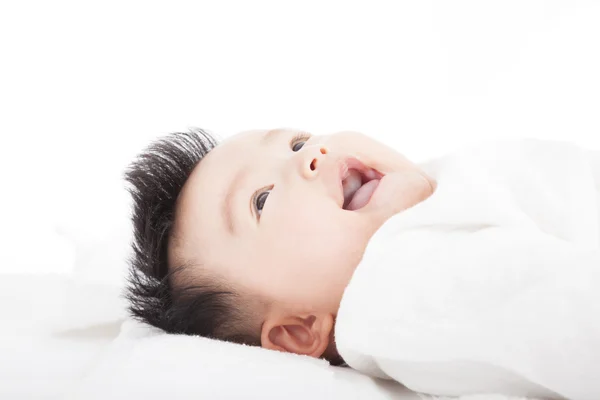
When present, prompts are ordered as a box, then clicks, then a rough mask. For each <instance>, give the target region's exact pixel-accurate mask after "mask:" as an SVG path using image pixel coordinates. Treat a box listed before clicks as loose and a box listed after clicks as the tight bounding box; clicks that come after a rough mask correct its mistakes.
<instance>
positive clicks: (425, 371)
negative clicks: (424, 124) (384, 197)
mask: <svg viewBox="0 0 600 400" xmlns="http://www.w3.org/2000/svg"><path fill="white" fill-rule="evenodd" d="M592 154H593V153H592V152H588V151H586V150H585V149H581V148H579V147H578V146H576V145H574V144H570V143H567V142H557V141H541V140H534V139H527V140H520V141H496V142H491V143H480V144H477V145H475V146H472V147H469V148H466V149H464V150H461V151H458V152H455V153H453V154H450V155H448V156H445V157H442V158H439V159H436V160H432V161H430V162H428V163H424V164H422V165H421V166H422V167H423V168H424V169H425V170H426V171H427V172H428V173H430V174H431V175H432V176H433V177H435V178H436V179H437V181H438V188H437V190H436V192H435V193H434V194H433V195H432V196H431V197H430V198H429V199H427V200H426V201H424V202H422V203H420V204H418V205H416V206H414V207H412V208H411V209H408V210H406V211H404V212H402V213H401V214H398V215H395V216H394V217H392V218H391V219H390V220H388V221H387V222H386V223H385V224H384V225H383V226H382V228H381V229H380V230H379V231H378V232H376V234H375V235H374V236H373V238H372V239H371V241H370V242H369V245H368V246H367V249H366V252H365V255H364V257H363V260H362V261H361V263H360V265H359V266H358V268H357V269H356V271H355V273H354V275H353V277H352V279H351V281H350V284H349V285H348V287H347V289H346V291H345V293H344V296H343V299H342V302H341V307H340V310H339V313H338V318H337V322H336V343H337V347H338V350H339V352H340V354H341V356H342V357H343V358H344V359H345V361H346V362H347V363H348V364H349V365H350V366H351V367H353V368H355V369H357V370H359V371H362V372H364V373H366V374H369V375H372V376H378V377H383V378H390V379H394V380H397V381H399V382H401V383H402V384H404V385H406V386H407V387H408V388H410V389H413V390H415V391H418V392H423V393H428V394H434V395H443V396H456V395H468V394H477V393H501V394H505V395H513V396H531V397H540V398H560V397H561V396H564V397H567V398H571V399H575V400H577V399H582V400H587V399H590V400H592V399H600V379H598V378H600V373H599V372H598V371H600V367H599V366H600V227H599V221H600V219H599V210H598V206H599V204H600V203H599V199H598V193H599V192H598V188H600V182H598V181H597V179H600V171H598V170H597V169H598V168H599V167H600V159H598V157H597V155H598V153H595V154H596V156H595V157H596V158H595V159H593V160H592V159H591V158H592ZM594 168H596V170H594ZM594 177H595V178H594ZM594 179H596V181H595V180H594Z"/></svg>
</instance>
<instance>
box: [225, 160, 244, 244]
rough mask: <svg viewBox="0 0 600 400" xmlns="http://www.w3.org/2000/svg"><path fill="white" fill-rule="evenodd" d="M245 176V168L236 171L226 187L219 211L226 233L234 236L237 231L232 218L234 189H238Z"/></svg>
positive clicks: (234, 219) (234, 220)
mask: <svg viewBox="0 0 600 400" xmlns="http://www.w3.org/2000/svg"><path fill="white" fill-rule="evenodd" d="M246 175H248V169H247V168H242V169H240V170H238V172H237V173H236V174H235V176H234V177H233V179H232V180H231V183H230V184H229V186H228V187H227V191H226V192H225V198H224V201H223V207H222V209H221V217H222V218H223V221H224V222H225V227H226V228H227V231H228V232H229V233H230V234H232V235H234V236H235V235H236V231H237V230H236V224H235V222H236V218H234V215H233V214H234V212H233V208H234V207H233V199H234V198H235V194H236V192H237V190H236V189H237V188H238V187H240V185H241V183H242V182H243V181H244V180H246Z"/></svg>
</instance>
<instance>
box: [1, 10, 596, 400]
mask: <svg viewBox="0 0 600 400" xmlns="http://www.w3.org/2000/svg"><path fill="white" fill-rule="evenodd" d="M599 71H600V1H577V0H563V1H526V0H517V1H514V0H513V1H509V0H500V1H485V0H473V1H448V0H441V1H410V2H409V1H387V2H382V1H374V0H368V1H367V0H365V1H362V2H358V1H350V0H345V1H335V2H333V1H325V0H319V1H308V0H303V1H296V2H291V1H271V2H267V1H238V2H232V1H224V0H215V1H211V2H202V1H198V0H196V1H189V2H180V1H173V0H169V1H163V2H156V1H149V0H146V1H139V2H133V1H125V0H120V1H106V0H105V1H95V2H92V1H83V0H78V1H72V2H65V1H39V2H30V1H24V0H23V1H18V0H15V1H6V0H0V315H1V317H0V360H3V362H0V398H6V399H15V400H18V399H31V398H48V399H50V398H62V397H60V394H64V393H66V391H67V390H68V389H71V388H72V385H73V383H74V382H75V381H76V380H77V379H80V378H81V377H83V376H85V373H86V371H89V370H87V369H86V368H88V367H89V366H90V365H93V363H92V362H93V360H96V357H102V356H106V354H110V352H108V353H107V351H106V350H104V347H103V346H107V345H108V344H109V343H111V340H112V338H111V336H110V332H109V333H108V334H106V336H103V337H98V338H97V339H94V338H91V339H88V340H79V341H76V340H64V336H60V335H58V337H57V336H56V332H62V333H64V332H69V330H72V329H76V328H82V327H86V326H90V325H93V324H97V323H99V322H102V321H112V320H114V319H115V318H117V317H119V316H121V315H122V313H123V312H124V305H123V304H121V303H120V300H119V298H118V296H117V294H118V293H120V290H121V286H122V285H123V283H124V279H123V275H124V271H125V270H126V262H125V260H126V256H127V254H128V251H129V250H128V249H129V240H130V237H129V236H130V225H129V201H130V200H129V197H128V195H127V193H126V192H125V190H124V181H123V179H122V176H123V171H124V169H125V167H126V166H127V164H128V163H129V162H130V161H131V160H132V159H133V157H134V156H135V155H136V154H137V153H138V152H139V151H140V150H141V149H142V148H143V147H145V146H146V145H148V144H149V143H150V141H151V140H152V139H154V138H156V137H158V136H162V135H164V134H167V133H170V132H173V131H179V130H184V129H186V128H187V127H190V126H198V127H201V128H204V129H207V130H209V131H211V132H213V133H214V134H216V135H218V136H220V137H222V138H223V137H227V136H229V135H232V134H234V133H236V132H238V131H240V130H246V129H255V128H276V127H292V128H299V129H304V130H308V131H311V132H313V133H316V134H323V133H330V132H333V131H337V130H342V129H352V130H359V131H363V132H364V133H367V134H370V135H373V136H375V137H376V138H378V139H380V140H382V141H385V142H387V143H389V144H390V145H393V146H395V147H397V148H398V150H400V151H401V152H403V153H405V154H406V155H407V156H408V157H409V158H411V159H413V160H415V161H417V162H419V161H423V160H425V159H428V158H431V157H435V156H438V155H441V154H443V153H445V152H448V151H452V150H454V149H456V148H458V147H461V146H462V145H465V144H470V143H471V142H473V141H475V140H488V139H494V138H502V137H505V138H518V137H538V138H547V139H563V140H570V141H573V142H576V143H578V144H580V145H583V146H586V147H589V148H594V149H600V73H599ZM215 173H218V171H215ZM34 274H35V275H34ZM115 329H116V330H117V331H118V326H117V328H115ZM67 337H68V336H67ZM203 355H205V356H207V357H208V358H206V357H203V360H204V364H203V365H201V364H199V365H198V368H201V367H202V366H204V370H198V371H197V372H198V374H197V375H198V377H202V376H205V377H208V378H207V379H210V377H211V376H215V372H214V371H217V372H216V373H219V372H218V371H219V369H218V365H226V364H223V363H222V362H221V361H222V360H223V357H222V354H221V353H220V351H219V352H218V353H214V352H213V353H208V354H205V353H203ZM236 357H238V356H237V355H235V356H234V355H233V353H232V357H231V358H230V360H233V361H231V362H236V363H237V361H236V360H237V358H236ZM207 360H208V361H207ZM219 362H221V363H220V364H219ZM123 365H127V364H126V363H125V364H118V365H117V366H123ZM215 366H216V367H215ZM215 368H216V369H215ZM227 370H228V371H229V369H227ZM211 371H212V372H211ZM261 371H262V370H261ZM259 373H261V372H259ZM124 379H126V378H124ZM246 379H252V377H246ZM233 381H235V382H238V383H239V381H238V380H235V379H234V380H233ZM142 386H143V385H142ZM142 388H143V387H142ZM233 390H234V391H235V388H233ZM200 397H202V396H200ZM205 397H206V396H205ZM209 397H210V396H209Z"/></svg>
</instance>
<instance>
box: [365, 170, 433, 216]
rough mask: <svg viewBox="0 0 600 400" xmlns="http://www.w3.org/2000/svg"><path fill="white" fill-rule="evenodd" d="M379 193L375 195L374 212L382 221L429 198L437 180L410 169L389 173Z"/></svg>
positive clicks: (383, 180) (381, 184)
mask: <svg viewBox="0 0 600 400" xmlns="http://www.w3.org/2000/svg"><path fill="white" fill-rule="evenodd" d="M379 185H380V187H379V188H378V191H380V192H379V193H376V194H377V196H375V197H373V199H372V201H373V202H374V203H375V204H374V205H375V207H373V212H375V213H377V214H378V215H379V216H380V217H381V219H382V221H385V220H386V219H388V218H390V217H391V216H393V215H395V214H398V213H401V212H403V211H405V210H407V209H409V208H411V207H413V206H415V205H417V204H419V203H421V202H422V201H425V200H426V199H428V198H429V197H430V196H431V195H432V194H433V192H434V191H435V189H436V184H435V181H433V180H432V179H428V178H426V177H425V176H424V175H423V174H422V173H421V172H420V171H417V170H408V171H400V172H392V173H390V174H387V175H386V176H385V177H384V178H383V179H382V181H381V183H380V184H379Z"/></svg>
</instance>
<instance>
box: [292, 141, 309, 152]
mask: <svg viewBox="0 0 600 400" xmlns="http://www.w3.org/2000/svg"><path fill="white" fill-rule="evenodd" d="M305 143H306V142H298V143H296V144H294V147H292V150H293V151H300V149H301V148H302V147H304V144H305Z"/></svg>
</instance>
